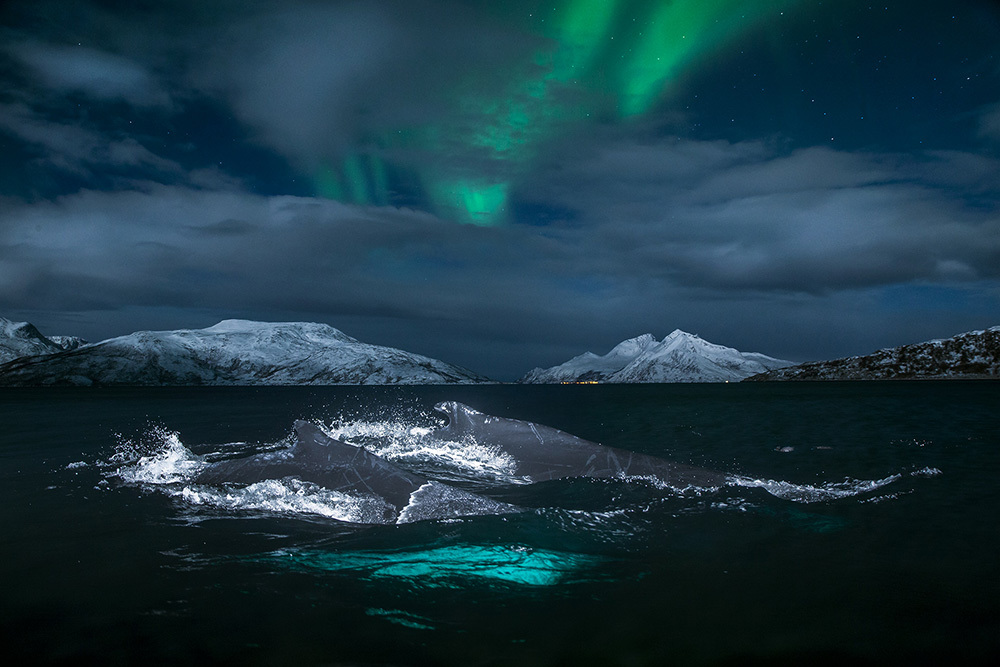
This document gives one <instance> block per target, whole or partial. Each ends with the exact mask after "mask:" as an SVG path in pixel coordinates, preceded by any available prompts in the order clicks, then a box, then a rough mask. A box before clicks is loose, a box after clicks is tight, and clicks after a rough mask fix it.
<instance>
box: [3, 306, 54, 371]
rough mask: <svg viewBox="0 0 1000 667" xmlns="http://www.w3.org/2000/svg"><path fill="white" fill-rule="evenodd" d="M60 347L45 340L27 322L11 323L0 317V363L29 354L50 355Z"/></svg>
mask: <svg viewBox="0 0 1000 667" xmlns="http://www.w3.org/2000/svg"><path fill="white" fill-rule="evenodd" d="M62 349H63V348H62V346H61V345H60V344H59V343H57V342H55V341H53V340H52V339H50V338H46V337H45V336H43V335H42V334H41V332H39V331H38V329H36V328H35V327H34V325H32V324H29V323H27V322H12V321H11V320H8V319H6V318H3V317H0V363H4V362H7V361H10V360H11V359H16V358H18V357H23V356H25V355H29V354H52V353H53V352H59V351H61V350H62Z"/></svg>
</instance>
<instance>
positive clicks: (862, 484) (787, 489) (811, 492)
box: [729, 475, 902, 503]
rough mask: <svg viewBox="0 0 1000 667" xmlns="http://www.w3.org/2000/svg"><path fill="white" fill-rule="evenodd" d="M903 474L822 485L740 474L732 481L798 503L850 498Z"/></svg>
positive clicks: (737, 484)
mask: <svg viewBox="0 0 1000 667" xmlns="http://www.w3.org/2000/svg"><path fill="white" fill-rule="evenodd" d="M901 477H902V475H890V476H889V477H884V478H882V479H875V480H864V479H846V480H844V481H843V482H829V483H826V484H821V485H820V486H810V485H808V484H793V483H792V482H785V481H780V480H773V479H753V478H751V477H742V476H739V475H733V476H731V477H730V478H729V479H730V483H731V484H732V485H734V486H743V487H750V488H761V489H764V490H765V491H767V492H768V493H770V494H771V495H772V496H776V497H778V498H783V499H784V500H791V501H792V502H796V503H818V502H823V501H827V500H837V499H838V498H849V497H851V496H857V495H860V494H862V493H867V492H869V491H873V490H875V489H878V488H880V487H883V486H885V485H887V484H892V483H893V482H895V481H897V480H899V479H900V478H901Z"/></svg>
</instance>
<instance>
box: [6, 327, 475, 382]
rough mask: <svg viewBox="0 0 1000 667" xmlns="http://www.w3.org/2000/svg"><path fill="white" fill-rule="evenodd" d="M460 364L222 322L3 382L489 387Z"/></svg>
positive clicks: (341, 339)
mask: <svg viewBox="0 0 1000 667" xmlns="http://www.w3.org/2000/svg"><path fill="white" fill-rule="evenodd" d="M488 381H489V380H488V379H487V378H485V377H483V376H480V375H477V374H475V373H472V372H471V371H468V370H466V369H464V368H460V367H458V366H453V365H451V364H446V363H444V362H442V361H438V360H436V359H431V358H429V357H424V356H421V355H417V354H411V353H409V352H404V351H402V350H397V349H394V348H389V347H381V346H378V345H369V344H366V343H362V342H360V341H358V340H356V339H354V338H351V337H350V336H347V335H346V334H344V333H342V332H340V331H338V330H337V329H334V328H333V327H331V326H328V325H326V324H312V323H304V322H285V323H271V322H250V321H247V320H225V321H223V322H220V323H219V324H216V325H215V326H212V327H209V328H207V329H199V330H188V329H181V330H177V331H140V332H136V333H133V334H129V335H128V336H121V337H119V338H112V339H110V340H106V341H103V342H100V343H94V344H91V345H84V346H82V347H79V348H77V349H75V350H70V351H66V352H63V353H61V354H59V355H56V356H49V357H42V358H37V357H36V358H22V359H17V360H14V361H13V362H10V363H8V364H5V365H3V366H0V384H3V385H49V384H71V385H90V384H99V385H115V384H117V385H298V384H311V385H325V384H443V383H475V382H488Z"/></svg>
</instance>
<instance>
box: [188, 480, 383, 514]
mask: <svg viewBox="0 0 1000 667" xmlns="http://www.w3.org/2000/svg"><path fill="white" fill-rule="evenodd" d="M170 495H172V496H175V497H179V498H181V499H182V500H184V501H186V502H187V503H190V504H191V505H196V506H207V507H211V508H215V509H221V510H226V511H234V512H263V513H267V514H291V515H296V514H306V515H315V516H321V517H326V518H328V519H335V520H337V521H346V522H350V523H392V521H393V518H394V516H395V508H393V507H392V506H390V505H388V504H386V502H385V501H384V500H382V499H381V498H377V497H374V496H360V495H350V494H346V493H340V492H338V491H331V490H329V489H325V488H323V487H321V486H318V485H316V484H312V483H309V482H303V481H301V480H298V479H294V478H286V479H268V480H264V481H261V482H257V483H256V484H251V485H249V486H245V487H242V488H225V487H224V488H215V487H207V486H201V485H192V486H185V487H183V488H181V489H177V490H174V491H171V492H170Z"/></svg>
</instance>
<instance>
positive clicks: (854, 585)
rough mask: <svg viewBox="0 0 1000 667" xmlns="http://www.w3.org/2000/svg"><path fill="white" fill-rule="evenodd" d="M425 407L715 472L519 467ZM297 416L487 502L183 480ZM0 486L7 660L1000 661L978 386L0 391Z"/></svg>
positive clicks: (992, 459) (997, 430) (987, 400)
mask: <svg viewBox="0 0 1000 667" xmlns="http://www.w3.org/2000/svg"><path fill="white" fill-rule="evenodd" d="M444 400H453V401H460V402H462V403H465V404H468V405H469V406H471V407H473V408H475V409H476V410H479V411H481V412H485V413H488V414H491V415H496V416H501V417H507V418H514V419H519V420H527V421H531V422H535V423H537V424H544V425H547V426H551V427H555V428H558V429H562V430H563V431H566V432H569V433H572V434H574V435H576V436H579V437H581V438H586V439H588V440H592V441H595V442H599V443H602V444H604V445H608V446H613V447H617V448H620V449H626V450H630V451H635V452H638V453H643V454H648V455H653V456H657V457H662V458H664V459H668V460H671V461H676V462H680V463H684V464H689V465H694V466H698V467H701V468H708V469H711V470H717V471H722V472H723V473H725V475H726V477H725V479H726V482H725V483H724V484H721V485H719V486H717V487H706V488H699V487H685V488H674V487H672V486H671V485H670V484H669V483H665V482H664V481H663V480H658V479H655V478H634V479H590V478H571V479H560V480H554V481H548V482H542V483H536V484H528V483H525V480H523V479H517V478H516V477H512V476H511V474H510V470H511V469H512V468H511V462H510V461H509V460H507V459H506V458H505V457H504V456H503V455H502V453H500V452H498V451H496V449H495V448H491V447H489V446H484V445H483V444H482V443H477V442H474V441H473V440H472V439H465V440H463V441H462V442H447V441H440V440H435V439H434V438H430V437H429V436H428V433H430V432H431V431H432V430H433V429H434V428H437V427H439V426H441V425H443V423H444V418H443V417H442V416H441V415H440V414H438V413H437V412H435V411H434V410H433V406H434V405H435V403H437V402H438V401H444ZM296 419H304V420H308V421H312V422H314V423H316V424H318V425H319V426H320V427H321V428H322V429H323V430H324V431H325V432H326V433H327V434H329V435H331V436H333V437H336V438H339V439H341V440H345V441H347V442H348V443H350V444H353V445H357V446H363V447H365V448H367V449H369V450H370V451H372V452H374V453H376V454H378V455H379V456H381V457H383V458H385V459H388V460H390V461H392V462H393V463H395V464H396V465H398V466H400V467H403V468H406V469H408V470H413V471H416V472H418V473H419V474H420V475H422V476H425V477H428V478H431V479H437V480H441V481H442V482H444V483H446V484H448V485H450V486H452V487H456V488H459V489H462V490H464V491H468V492H471V493H474V494H477V495H478V496H482V497H485V498H487V499H489V500H491V501H495V502H491V503H487V504H486V505H485V509H484V510H483V511H482V512H481V513H478V512H475V511H473V512H472V513H471V514H470V515H468V516H460V517H452V518H444V519H438V520H422V521H411V522H405V523H404V522H400V523H378V522H377V521H378V518H377V517H379V516H382V515H380V514H379V513H378V512H374V513H373V512H372V511H371V508H372V503H374V502H377V501H376V500H374V499H372V498H369V497H362V496H357V495H352V494H349V493H348V494H345V493H337V492H334V491H331V490H329V489H324V488H322V487H320V486H317V485H315V484H310V483H307V482H304V481H299V480H296V479H293V478H286V479H276V480H262V481H261V482H259V483H255V484H251V485H249V486H246V485H243V486H240V485H238V484H234V485H222V486H213V487H209V486H206V485H201V484H197V483H195V482H194V478H195V475H196V474H197V471H198V470H201V469H204V468H205V467H206V466H210V465H212V464H213V462H216V461H221V460H226V459H230V458H234V457H241V456H249V455H253V454H258V453H261V452H279V451H281V450H282V449H283V448H287V447H289V446H290V445H291V443H292V442H293V437H292V433H293V430H292V427H293V423H294V421H295V420H296ZM0 494H2V495H0V582H2V583H0V586H2V589H0V633H2V641H3V644H2V653H3V654H4V655H6V656H8V659H9V660H10V659H13V660H14V662H12V663H10V664H67V665H78V664H90V663H94V664H97V663H99V664H102V665H123V664H142V665H160V664H169V665H181V664H202V665H211V664H232V665H747V664H749V665H771V666H774V665H817V664H819V665H834V664H837V665H840V664H850V665H913V664H943V663H944V662H945V661H948V662H951V663H954V664H963V665H969V664H982V665H987V664H989V665H994V664H1000V663H998V662H997V660H998V658H1000V528H998V519H997V517H998V516H1000V383H997V382H988V381H983V382H873V383H835V382H831V383H787V384H781V383H771V384H769V383H764V384H756V383H755V384H722V385H645V386H643V385H639V386H612V385H603V386H600V385H599V386H506V385H501V386H471V387H464V386H436V387H392V388H385V387H381V388H364V387H328V388H169V389H167V388H163V389H72V390H71V389H4V390H2V391H0ZM503 507H514V508H517V511H510V512H503V511H497V510H496V508H503ZM490 508H493V509H490ZM373 517H376V518H373ZM371 521H376V522H375V523H370V522H371Z"/></svg>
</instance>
